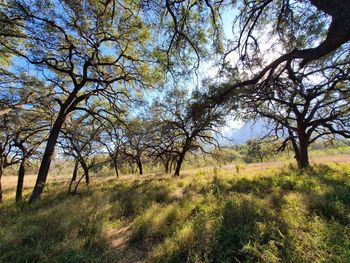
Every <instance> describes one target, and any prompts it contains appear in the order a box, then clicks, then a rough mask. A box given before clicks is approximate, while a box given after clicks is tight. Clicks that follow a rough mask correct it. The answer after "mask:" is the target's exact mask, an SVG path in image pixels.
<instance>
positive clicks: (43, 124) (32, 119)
mask: <svg viewBox="0 0 350 263" xmlns="http://www.w3.org/2000/svg"><path fill="white" fill-rule="evenodd" d="M45 114H46V113H45V112H44V113H43V112H41V111H40V110H39V109H34V110H14V111H12V112H11V114H9V116H8V117H11V118H12V120H11V121H10V125H11V126H12V127H11V132H12V133H13V136H12V141H13V145H14V146H15V147H16V148H17V149H18V150H19V151H18V159H19V164H20V165H19V170H18V181H17V188H16V202H19V201H21V200H22V192H23V182H24V177H25V174H26V168H27V166H28V165H29V161H30V159H31V158H32V157H33V155H35V154H38V148H39V147H40V145H41V144H42V143H43V142H44V141H45V140H46V138H47V133H48V132H49V130H50V122H49V119H48V117H47V116H45Z"/></svg>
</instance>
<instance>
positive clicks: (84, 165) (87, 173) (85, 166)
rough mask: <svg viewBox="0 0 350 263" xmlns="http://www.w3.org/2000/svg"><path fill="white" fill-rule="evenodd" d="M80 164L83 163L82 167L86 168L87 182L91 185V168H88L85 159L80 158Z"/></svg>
mask: <svg viewBox="0 0 350 263" xmlns="http://www.w3.org/2000/svg"><path fill="white" fill-rule="evenodd" d="M80 164H81V167H82V168H83V170H84V175H85V182H86V184H87V185H89V183H90V176H89V168H88V166H87V164H86V162H85V160H84V159H81V160H80Z"/></svg>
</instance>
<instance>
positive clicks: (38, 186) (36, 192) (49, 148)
mask: <svg viewBox="0 0 350 263" xmlns="http://www.w3.org/2000/svg"><path fill="white" fill-rule="evenodd" d="M65 117H66V115H65V111H64V110H62V109H61V111H60V113H59V115H58V116H57V119H56V121H55V123H54V125H53V127H52V129H51V132H50V135H49V138H48V140H47V143H46V148H45V151H44V155H43V158H42V160H41V164H40V168H39V173H38V177H37V179H36V182H35V186H34V189H33V192H32V195H31V196H30V199H29V203H32V202H35V201H37V200H38V199H39V198H40V195H41V193H42V191H43V190H44V187H45V183H46V179H47V174H48V172H49V168H50V164H51V160H52V156H53V153H54V151H55V146H56V143H57V139H58V135H59V133H60V131H61V128H62V125H63V123H64V121H65Z"/></svg>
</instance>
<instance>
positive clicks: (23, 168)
mask: <svg viewBox="0 0 350 263" xmlns="http://www.w3.org/2000/svg"><path fill="white" fill-rule="evenodd" d="M27 164H28V157H27V156H24V157H23V159H22V161H21V164H20V166H19V170H18V180H17V189H16V202H19V201H21V200H22V192H23V182H24V176H25V173H26V167H27Z"/></svg>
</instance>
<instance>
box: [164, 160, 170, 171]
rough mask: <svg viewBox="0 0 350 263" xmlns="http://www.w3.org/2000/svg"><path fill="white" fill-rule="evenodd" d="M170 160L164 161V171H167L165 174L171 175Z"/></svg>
mask: <svg viewBox="0 0 350 263" xmlns="http://www.w3.org/2000/svg"><path fill="white" fill-rule="evenodd" d="M169 162H170V161H169V160H168V159H167V160H165V161H164V169H165V173H166V174H168V173H169Z"/></svg>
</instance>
